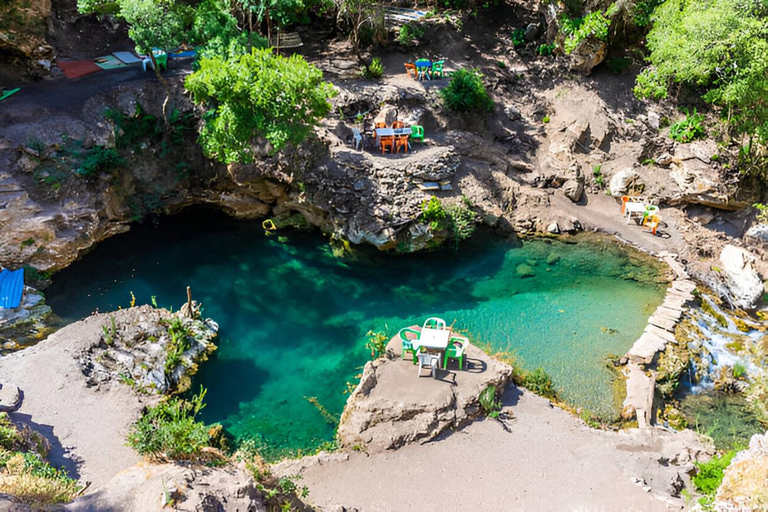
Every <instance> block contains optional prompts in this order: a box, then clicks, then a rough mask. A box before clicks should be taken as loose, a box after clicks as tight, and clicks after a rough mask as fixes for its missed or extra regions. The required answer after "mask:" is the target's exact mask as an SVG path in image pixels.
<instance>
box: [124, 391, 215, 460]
mask: <svg viewBox="0 0 768 512" xmlns="http://www.w3.org/2000/svg"><path fill="white" fill-rule="evenodd" d="M205 394H206V390H205V389H203V388H202V387H201V388H200V392H199V393H198V394H196V395H195V396H193V397H192V398H191V399H190V400H189V401H187V400H183V399H181V398H178V397H171V398H168V399H166V400H164V401H162V402H160V403H159V404H157V405H156V406H154V407H149V408H148V409H147V411H146V413H144V415H143V416H142V417H141V418H140V419H139V420H138V421H137V422H136V423H134V424H133V426H132V427H131V430H130V432H129V434H128V445H129V446H130V447H131V448H133V449H134V450H136V451H137V452H139V454H141V455H146V456H150V457H156V458H168V459H179V460H190V459H195V458H198V457H199V456H200V454H201V452H202V450H203V448H205V447H207V446H209V445H210V437H209V434H208V432H209V427H208V426H207V425H205V424H204V423H203V422H201V421H196V420H195V416H197V414H198V413H199V412H200V410H201V409H202V408H203V407H205V403H204V402H203V400H204V399H205Z"/></svg>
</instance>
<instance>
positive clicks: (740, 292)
mask: <svg viewBox="0 0 768 512" xmlns="http://www.w3.org/2000/svg"><path fill="white" fill-rule="evenodd" d="M720 263H722V265H723V267H722V269H723V272H724V273H725V275H724V276H722V280H723V283H724V285H725V287H724V290H722V291H724V292H725V293H724V295H725V297H724V298H725V299H726V300H728V302H730V303H731V305H732V306H733V307H736V308H741V309H754V308H755V306H756V305H757V303H758V302H759V301H760V299H761V298H762V296H763V291H764V286H763V281H762V279H760V275H759V274H758V273H757V270H756V269H755V257H754V256H753V255H752V254H750V253H749V252H748V251H746V250H744V249H742V248H740V247H736V246H734V245H730V244H729V245H726V246H725V247H724V248H723V250H722V252H721V253H720Z"/></svg>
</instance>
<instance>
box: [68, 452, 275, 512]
mask: <svg viewBox="0 0 768 512" xmlns="http://www.w3.org/2000/svg"><path fill="white" fill-rule="evenodd" d="M177 504H181V505H182V507H183V509H184V510H194V511H223V510H233V511H234V510H237V511H242V512H266V511H267V510H268V508H267V506H266V504H265V500H264V496H263V494H262V493H261V492H260V491H259V490H258V489H257V484H256V483H255V482H254V481H253V479H252V478H251V476H250V475H249V474H248V473H246V472H245V471H243V470H242V469H240V468H238V467H235V466H232V465H227V466H224V467H206V466H199V465H194V464H179V463H170V464H154V463H148V462H147V463H140V464H137V465H135V466H132V467H130V468H128V469H126V470H125V471H122V472H120V473H119V474H118V475H116V476H115V477H114V478H113V479H112V480H110V481H109V483H108V485H107V486H106V490H105V491H103V492H98V493H92V494H89V495H87V496H85V497H83V498H79V499H77V500H75V501H74V502H73V503H71V504H69V505H68V506H67V507H66V509H67V510H72V511H77V512H86V511H92V510H163V509H165V508H167V507H174V506H176V505H177Z"/></svg>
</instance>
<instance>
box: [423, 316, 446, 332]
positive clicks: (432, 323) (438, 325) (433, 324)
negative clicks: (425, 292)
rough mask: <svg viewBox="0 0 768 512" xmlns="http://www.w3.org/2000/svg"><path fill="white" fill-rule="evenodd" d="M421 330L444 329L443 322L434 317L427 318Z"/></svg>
mask: <svg viewBox="0 0 768 512" xmlns="http://www.w3.org/2000/svg"><path fill="white" fill-rule="evenodd" d="M422 329H445V320H443V319H442V318H437V317H436V316H433V317H430V318H427V319H426V320H425V321H424V327H422Z"/></svg>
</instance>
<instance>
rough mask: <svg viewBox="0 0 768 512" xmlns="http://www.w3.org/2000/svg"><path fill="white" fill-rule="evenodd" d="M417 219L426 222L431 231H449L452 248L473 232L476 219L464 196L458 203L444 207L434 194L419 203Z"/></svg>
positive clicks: (468, 201)
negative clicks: (419, 213) (419, 211)
mask: <svg viewBox="0 0 768 512" xmlns="http://www.w3.org/2000/svg"><path fill="white" fill-rule="evenodd" d="M419 220H420V221H421V222H424V223H426V224H427V225H428V226H429V229H431V230H432V231H433V232H436V231H447V232H449V233H450V234H451V239H452V241H453V244H454V248H456V247H457V246H458V244H459V242H461V241H463V240H466V239H468V238H469V237H471V236H472V235H473V234H474V233H475V230H476V229H477V221H478V220H477V215H476V214H475V211H474V210H473V207H472V202H471V201H470V200H469V199H467V198H466V197H463V198H462V202H461V203H460V204H456V205H450V206H447V207H445V206H443V203H442V202H441V201H440V199H438V198H437V197H434V196H433V197H431V198H429V200H424V202H423V203H422V204H421V215H420V216H419Z"/></svg>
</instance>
